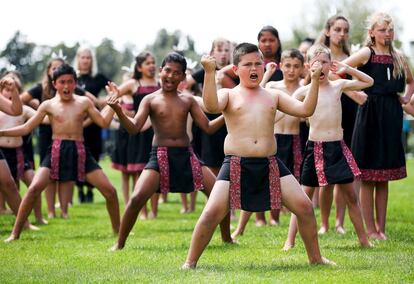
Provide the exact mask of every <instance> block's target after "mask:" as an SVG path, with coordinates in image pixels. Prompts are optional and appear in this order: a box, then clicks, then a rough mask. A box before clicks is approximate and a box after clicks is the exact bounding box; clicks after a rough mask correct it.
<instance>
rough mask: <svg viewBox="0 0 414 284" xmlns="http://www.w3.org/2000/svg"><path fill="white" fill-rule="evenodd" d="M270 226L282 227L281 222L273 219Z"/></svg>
mask: <svg viewBox="0 0 414 284" xmlns="http://www.w3.org/2000/svg"><path fill="white" fill-rule="evenodd" d="M269 224H270V226H279V225H280V223H279V221H276V220H274V219H271V220H270V221H269Z"/></svg>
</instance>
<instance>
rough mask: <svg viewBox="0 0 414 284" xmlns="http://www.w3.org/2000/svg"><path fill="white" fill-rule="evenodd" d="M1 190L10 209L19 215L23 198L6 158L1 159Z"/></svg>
mask: <svg viewBox="0 0 414 284" xmlns="http://www.w3.org/2000/svg"><path fill="white" fill-rule="evenodd" d="M0 190H1V191H2V193H3V196H4V198H5V200H6V202H7V203H8V205H9V207H10V209H11V210H12V211H13V213H14V214H15V215H17V212H18V211H19V205H20V202H21V198H20V194H19V191H18V190H17V186H16V183H15V182H14V180H13V177H12V175H11V173H10V169H9V166H8V165H7V163H6V160H0Z"/></svg>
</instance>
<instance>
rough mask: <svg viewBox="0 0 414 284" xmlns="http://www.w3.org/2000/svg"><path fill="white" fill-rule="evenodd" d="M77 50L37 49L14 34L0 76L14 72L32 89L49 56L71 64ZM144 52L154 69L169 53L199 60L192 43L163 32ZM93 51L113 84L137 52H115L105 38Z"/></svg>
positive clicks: (128, 46) (127, 49)
mask: <svg viewBox="0 0 414 284" xmlns="http://www.w3.org/2000/svg"><path fill="white" fill-rule="evenodd" d="M79 46H80V44H79V43H76V44H75V45H73V46H67V45H66V44H64V43H60V44H58V45H56V46H46V45H37V44H35V43H34V42H30V41H28V40H27V37H26V36H25V35H24V34H22V33H21V32H20V31H16V33H15V34H14V36H13V37H12V38H11V39H10V41H9V42H8V43H7V45H6V47H5V49H4V50H2V51H1V53H0V72H1V73H3V72H5V71H6V70H10V69H16V70H17V71H19V72H20V73H21V74H22V77H23V81H24V83H25V85H32V84H33V83H36V82H39V81H40V80H41V79H42V77H43V74H44V72H45V70H46V66H47V63H48V61H49V60H50V59H51V55H52V53H56V54H58V53H59V51H62V53H63V55H64V56H66V62H68V63H69V64H72V63H73V61H74V58H75V56H76V50H77V49H78V48H79ZM144 50H149V51H151V52H152V53H153V54H154V56H155V58H156V62H157V65H160V64H161V61H162V59H163V58H164V57H165V55H166V54H167V53H168V52H170V51H172V50H175V51H178V52H180V53H181V54H183V55H184V56H185V57H186V58H189V59H191V60H192V61H198V60H199V58H200V55H198V54H197V52H196V51H195V49H194V40H193V39H192V38H191V37H190V36H188V35H185V34H183V33H182V32H180V31H174V32H172V33H168V32H167V30H165V29H161V30H160V31H159V32H158V34H157V36H156V39H155V41H154V43H153V44H150V45H147V46H146V47H145V49H144ZM94 51H95V56H96V60H97V63H98V71H99V72H100V73H102V74H104V75H105V76H107V77H108V78H110V79H111V80H113V81H115V82H117V83H121V80H122V79H121V78H122V75H123V73H124V72H125V71H123V70H122V66H126V67H130V66H133V64H134V63H135V56H137V54H138V53H139V52H140V51H138V52H137V51H136V46H135V45H134V44H130V43H128V44H126V45H125V46H124V47H123V49H122V50H117V49H116V48H115V45H114V42H113V41H112V40H111V39H108V38H105V39H103V40H102V41H101V43H100V44H99V45H98V46H96V47H95V50H94Z"/></svg>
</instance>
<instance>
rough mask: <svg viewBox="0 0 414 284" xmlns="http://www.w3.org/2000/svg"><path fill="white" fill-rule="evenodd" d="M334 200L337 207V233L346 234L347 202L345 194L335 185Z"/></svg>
mask: <svg viewBox="0 0 414 284" xmlns="http://www.w3.org/2000/svg"><path fill="white" fill-rule="evenodd" d="M334 199H335V207H336V218H335V231H336V232H337V233H338V234H345V229H344V219H345V210H346V202H345V198H344V193H343V192H342V191H340V190H339V188H338V186H337V185H335V187H334Z"/></svg>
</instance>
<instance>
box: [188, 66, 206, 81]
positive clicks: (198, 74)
mask: <svg viewBox="0 0 414 284" xmlns="http://www.w3.org/2000/svg"><path fill="white" fill-rule="evenodd" d="M204 74H205V72H204V69H203V68H201V69H200V70H198V71H196V72H194V73H193V74H192V75H191V77H193V79H194V81H196V82H197V83H198V84H203V83H204Z"/></svg>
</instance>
